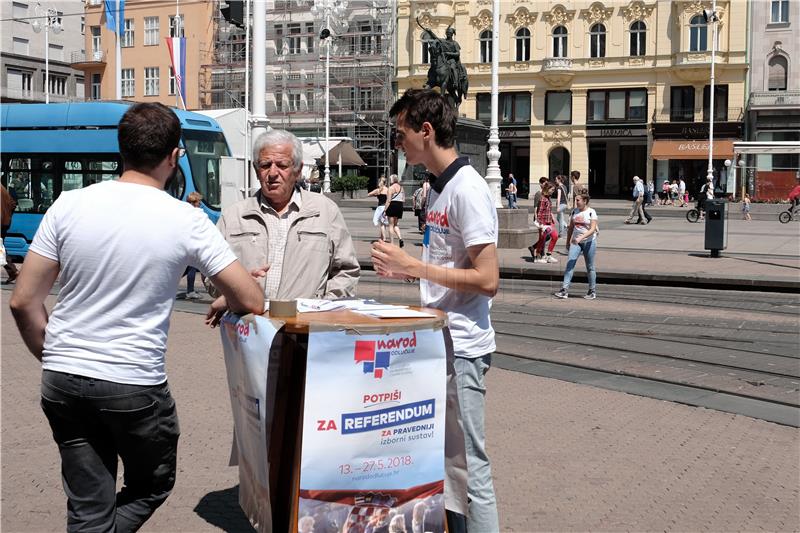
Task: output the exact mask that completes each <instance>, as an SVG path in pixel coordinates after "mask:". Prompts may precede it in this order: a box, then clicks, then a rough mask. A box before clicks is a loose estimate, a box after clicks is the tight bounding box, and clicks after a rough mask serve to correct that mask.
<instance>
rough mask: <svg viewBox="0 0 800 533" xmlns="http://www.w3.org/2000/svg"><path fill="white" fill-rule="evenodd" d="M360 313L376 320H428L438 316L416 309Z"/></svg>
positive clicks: (379, 310)
mask: <svg viewBox="0 0 800 533" xmlns="http://www.w3.org/2000/svg"><path fill="white" fill-rule="evenodd" d="M359 312H360V313H363V314H365V315H368V316H372V317H375V318H427V317H435V316H436V315H434V314H431V313H425V312H423V311H416V310H414V309H407V308H406V309H402V308H400V309H378V310H375V311H359Z"/></svg>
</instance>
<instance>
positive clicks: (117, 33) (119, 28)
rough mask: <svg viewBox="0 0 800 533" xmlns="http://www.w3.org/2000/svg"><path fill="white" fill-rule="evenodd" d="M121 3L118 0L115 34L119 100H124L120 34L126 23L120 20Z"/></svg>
mask: <svg viewBox="0 0 800 533" xmlns="http://www.w3.org/2000/svg"><path fill="white" fill-rule="evenodd" d="M119 2H120V0H116V4H117V16H116V17H115V18H114V20H115V22H116V23H117V31H115V32H114V35H115V45H114V48H115V59H114V60H115V62H116V64H117V72H116V74H117V100H122V43H121V42H120V38H121V37H122V36H121V35H120V33H121V32H122V29H123V28H124V27H125V21H124V20H121V19H120V15H121V13H120V10H119Z"/></svg>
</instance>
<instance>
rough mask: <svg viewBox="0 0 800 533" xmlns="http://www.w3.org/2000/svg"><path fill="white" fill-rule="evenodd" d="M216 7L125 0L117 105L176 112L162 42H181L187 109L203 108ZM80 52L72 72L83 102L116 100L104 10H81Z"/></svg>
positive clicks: (111, 40)
mask: <svg viewBox="0 0 800 533" xmlns="http://www.w3.org/2000/svg"><path fill="white" fill-rule="evenodd" d="M215 10H216V2H211V1H209V2H181V3H180V4H179V12H177V13H176V4H175V2H174V0H127V1H126V2H125V11H124V15H123V18H124V20H125V22H124V33H123V35H122V36H121V37H120V39H121V42H120V44H121V49H120V52H121V59H122V61H121V78H122V99H123V100H131V101H137V102H160V103H162V104H165V105H171V106H176V107H180V103H179V100H178V95H177V94H176V93H177V90H176V81H175V76H174V73H173V72H172V64H171V62H170V55H169V49H168V47H167V43H166V38H168V37H186V93H187V94H186V108H187V109H200V108H203V107H207V106H208V103H207V102H205V101H203V99H204V98H207V97H205V96H203V98H201V87H203V86H204V82H205V81H207V80H205V78H206V77H208V76H209V74H208V72H207V71H206V69H204V68H203V66H204V65H207V64H210V63H211V62H212V58H213V35H214V14H215ZM84 24H85V31H84V35H85V40H86V43H85V44H86V47H85V52H84V53H82V54H78V55H75V57H73V58H72V67H73V68H75V69H77V70H82V71H84V72H85V76H84V82H85V84H86V88H85V96H86V100H114V99H116V49H115V47H116V38H117V36H116V35H115V34H114V32H112V31H111V30H109V29H108V28H107V27H106V17H105V4H104V2H102V1H100V0H88V1H87V2H86V4H85V15H84Z"/></svg>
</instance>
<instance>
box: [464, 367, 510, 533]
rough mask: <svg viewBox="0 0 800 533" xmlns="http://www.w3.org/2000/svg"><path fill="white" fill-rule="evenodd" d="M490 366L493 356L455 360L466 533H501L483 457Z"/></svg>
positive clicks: (488, 469)
mask: <svg viewBox="0 0 800 533" xmlns="http://www.w3.org/2000/svg"><path fill="white" fill-rule="evenodd" d="M491 364H492V356H491V354H489V355H484V356H483V357H477V358H475V359H467V358H465V357H456V358H455V367H456V379H457V383H458V403H459V405H460V408H461V421H462V423H463V424H464V439H465V441H466V452H467V494H468V495H469V500H470V502H469V516H467V531H468V532H469V533H496V532H498V531H500V524H499V519H498V517H497V498H496V497H495V493H494V483H493V482H492V467H491V465H490V464H489V456H488V455H487V454H486V430H485V428H484V412H485V410H486V384H485V382H484V379H485V376H486V373H487V372H488V371H489V368H490V367H491Z"/></svg>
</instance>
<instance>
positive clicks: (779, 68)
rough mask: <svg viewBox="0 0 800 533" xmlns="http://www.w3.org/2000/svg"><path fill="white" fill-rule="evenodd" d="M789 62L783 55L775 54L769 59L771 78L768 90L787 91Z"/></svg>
mask: <svg viewBox="0 0 800 533" xmlns="http://www.w3.org/2000/svg"><path fill="white" fill-rule="evenodd" d="M788 70H789V64H788V63H787V61H786V58H785V57H783V56H775V57H773V58H772V59H770V60H769V79H768V80H767V90H769V91H785V90H786V72H787V71H788Z"/></svg>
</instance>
